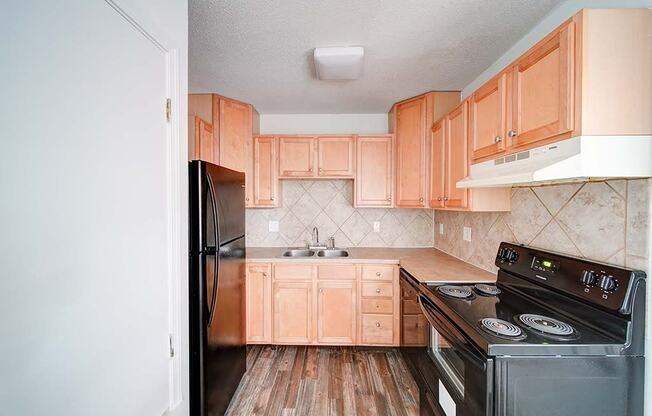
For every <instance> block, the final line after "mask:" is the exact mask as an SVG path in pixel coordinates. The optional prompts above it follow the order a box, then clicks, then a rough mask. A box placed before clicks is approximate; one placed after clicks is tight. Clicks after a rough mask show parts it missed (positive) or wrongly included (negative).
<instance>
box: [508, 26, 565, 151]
mask: <svg viewBox="0 0 652 416" xmlns="http://www.w3.org/2000/svg"><path fill="white" fill-rule="evenodd" d="M574 47H575V22H573V21H570V22H567V23H566V24H564V25H562V26H561V28H559V29H558V30H556V31H555V32H554V33H553V34H552V35H550V36H548V37H547V38H546V39H545V40H544V41H543V42H541V43H539V44H538V45H537V46H535V47H534V48H533V49H532V50H530V51H529V52H528V53H527V54H525V55H524V56H522V57H521V58H519V59H518V60H517V61H516V63H515V64H514V67H513V69H512V73H513V78H512V83H513V84H512V90H513V96H512V101H513V108H512V113H511V129H510V131H509V132H508V135H509V137H510V138H512V141H511V143H510V145H511V146H512V147H520V146H524V145H528V144H531V143H535V142H539V141H541V140H545V139H548V138H551V137H555V136H558V135H560V134H563V133H567V132H570V131H571V130H572V129H573V98H574V96H573V95H574V85H573V80H574V78H575V67H574V65H573V57H574Z"/></svg>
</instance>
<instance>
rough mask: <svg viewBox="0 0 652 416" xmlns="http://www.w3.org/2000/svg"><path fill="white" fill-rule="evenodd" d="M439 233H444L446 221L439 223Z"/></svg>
mask: <svg viewBox="0 0 652 416" xmlns="http://www.w3.org/2000/svg"><path fill="white" fill-rule="evenodd" d="M439 234H441V235H444V223H443V222H440V223H439Z"/></svg>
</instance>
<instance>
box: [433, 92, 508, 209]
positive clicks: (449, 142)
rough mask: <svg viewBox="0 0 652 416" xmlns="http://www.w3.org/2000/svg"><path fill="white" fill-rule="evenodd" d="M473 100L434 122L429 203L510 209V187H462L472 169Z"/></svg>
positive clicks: (436, 207)
mask: <svg viewBox="0 0 652 416" xmlns="http://www.w3.org/2000/svg"><path fill="white" fill-rule="evenodd" d="M469 101H470V99H469V100H466V101H464V102H463V103H462V104H460V105H458V106H457V107H455V108H454V109H453V110H452V111H451V112H450V113H448V114H447V115H446V117H444V118H442V119H441V120H439V121H437V122H436V123H434V124H433V126H432V129H431V137H430V146H431V147H430V150H431V155H430V178H429V179H430V201H429V206H430V207H431V208H435V209H441V210H454V211H509V209H510V207H511V190H510V188H481V189H466V188H458V187H457V182H458V181H460V180H462V179H464V178H465V177H466V176H467V175H468V171H469V159H470V157H469V142H470V140H469V137H468V132H469V114H468V113H469V111H468V108H469Z"/></svg>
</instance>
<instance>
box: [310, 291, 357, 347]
mask: <svg viewBox="0 0 652 416" xmlns="http://www.w3.org/2000/svg"><path fill="white" fill-rule="evenodd" d="M355 285H356V282H355V281H351V280H348V281H333V280H330V281H319V282H317V342H320V343H321V342H323V343H331V344H335V343H336V344H353V343H355V333H356V296H355Z"/></svg>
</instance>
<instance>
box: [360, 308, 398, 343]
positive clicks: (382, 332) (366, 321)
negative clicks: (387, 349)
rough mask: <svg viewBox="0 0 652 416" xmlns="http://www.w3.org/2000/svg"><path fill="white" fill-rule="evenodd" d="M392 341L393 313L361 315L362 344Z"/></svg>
mask: <svg viewBox="0 0 652 416" xmlns="http://www.w3.org/2000/svg"><path fill="white" fill-rule="evenodd" d="M393 341H394V316H393V315H368V314H363V315H362V343H363V344H392V343H393Z"/></svg>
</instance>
